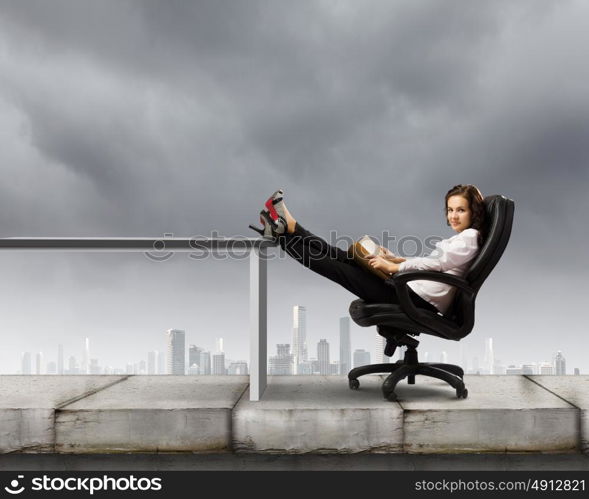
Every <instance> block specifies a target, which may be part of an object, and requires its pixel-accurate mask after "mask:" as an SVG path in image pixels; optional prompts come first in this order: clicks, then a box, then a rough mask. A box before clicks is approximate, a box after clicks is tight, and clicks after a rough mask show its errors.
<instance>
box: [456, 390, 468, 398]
mask: <svg viewBox="0 0 589 499" xmlns="http://www.w3.org/2000/svg"><path fill="white" fill-rule="evenodd" d="M466 397H468V390H467V389H466V388H456V398H459V399H461V398H462V399H465V398H466Z"/></svg>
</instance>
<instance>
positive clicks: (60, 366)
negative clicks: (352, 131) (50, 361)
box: [57, 343, 63, 374]
mask: <svg viewBox="0 0 589 499" xmlns="http://www.w3.org/2000/svg"><path fill="white" fill-rule="evenodd" d="M57 374H63V345H62V344H61V343H60V344H59V345H57Z"/></svg>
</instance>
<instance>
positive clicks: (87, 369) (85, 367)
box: [82, 338, 90, 374]
mask: <svg viewBox="0 0 589 499" xmlns="http://www.w3.org/2000/svg"><path fill="white" fill-rule="evenodd" d="M82 374H90V339H89V338H86V339H85V342H84V361H83V364H82Z"/></svg>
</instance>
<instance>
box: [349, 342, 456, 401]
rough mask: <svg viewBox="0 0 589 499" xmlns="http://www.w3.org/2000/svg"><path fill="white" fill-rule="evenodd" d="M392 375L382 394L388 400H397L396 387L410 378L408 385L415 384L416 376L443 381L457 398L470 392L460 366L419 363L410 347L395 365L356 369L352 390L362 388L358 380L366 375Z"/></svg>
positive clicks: (352, 379)
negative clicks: (454, 391) (453, 390)
mask: <svg viewBox="0 0 589 499" xmlns="http://www.w3.org/2000/svg"><path fill="white" fill-rule="evenodd" d="M372 373H391V374H390V375H389V376H388V377H387V379H385V380H384V383H383V384H382V393H383V395H384V397H385V398H386V399H387V400H391V401H395V400H397V394H396V393H395V387H396V386H397V384H398V383H399V381H401V380H403V379H405V378H408V379H407V383H408V384H410V385H414V384H415V376H416V375H418V374H420V375H422V376H429V377H431V378H437V379H441V380H442V381H445V382H446V383H448V384H449V385H450V386H452V387H453V388H455V389H456V397H458V398H466V397H467V396H468V390H467V389H466V387H465V386H464V381H463V377H464V371H463V370H462V368H461V367H460V366H456V365H454V364H441V363H430V362H418V360H417V350H416V349H415V348H414V347H411V346H408V347H407V350H406V351H405V358H404V359H403V360H399V361H397V362H395V363H394V364H372V365H368V366H360V367H355V368H354V369H352V370H351V371H350V372H349V373H348V381H349V384H350V388H351V389H353V390H357V389H358V388H359V387H360V382H359V381H358V378H359V377H360V376H364V375H365V374H372Z"/></svg>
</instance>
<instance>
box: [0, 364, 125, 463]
mask: <svg viewBox="0 0 589 499" xmlns="http://www.w3.org/2000/svg"><path fill="white" fill-rule="evenodd" d="M124 379H125V376H68V377H67V378H65V377H64V376H9V375H3V376H0V453H9V452H34V453H38V452H53V451H54V447H55V409H56V408H57V407H60V406H61V405H62V404H66V403H68V402H69V401H72V400H76V399H77V398H79V397H84V396H86V395H88V394H92V393H95V392H96V391H98V390H102V389H104V388H105V387H107V386H109V385H112V384H113V383H117V382H120V381H122V380H124Z"/></svg>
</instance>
